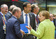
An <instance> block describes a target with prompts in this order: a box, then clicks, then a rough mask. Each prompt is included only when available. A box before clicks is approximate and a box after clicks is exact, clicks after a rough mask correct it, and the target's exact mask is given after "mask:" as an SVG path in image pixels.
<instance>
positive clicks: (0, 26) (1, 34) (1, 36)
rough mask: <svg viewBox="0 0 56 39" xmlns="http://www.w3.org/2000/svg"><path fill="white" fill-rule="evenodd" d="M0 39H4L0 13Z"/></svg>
mask: <svg viewBox="0 0 56 39" xmlns="http://www.w3.org/2000/svg"><path fill="white" fill-rule="evenodd" d="M0 39H4V31H3V20H2V14H1V12H0Z"/></svg>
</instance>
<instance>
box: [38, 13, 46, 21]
mask: <svg viewBox="0 0 56 39" xmlns="http://www.w3.org/2000/svg"><path fill="white" fill-rule="evenodd" d="M39 20H40V22H41V21H43V20H45V16H43V15H42V13H39Z"/></svg>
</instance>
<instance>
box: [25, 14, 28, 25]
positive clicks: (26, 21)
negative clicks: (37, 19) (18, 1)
mask: <svg viewBox="0 0 56 39" xmlns="http://www.w3.org/2000/svg"><path fill="white" fill-rule="evenodd" d="M25 15H26V20H25V23H26V24H27V25H28V17H27V14H25Z"/></svg>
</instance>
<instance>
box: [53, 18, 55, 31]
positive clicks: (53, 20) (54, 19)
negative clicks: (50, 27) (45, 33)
mask: <svg viewBox="0 0 56 39" xmlns="http://www.w3.org/2000/svg"><path fill="white" fill-rule="evenodd" d="M53 22H54V25H55V30H56V19H54V20H53Z"/></svg>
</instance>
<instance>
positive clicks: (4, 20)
mask: <svg viewBox="0 0 56 39" xmlns="http://www.w3.org/2000/svg"><path fill="white" fill-rule="evenodd" d="M3 24H4V26H3V30H4V33H5V34H6V19H5V15H3Z"/></svg>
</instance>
